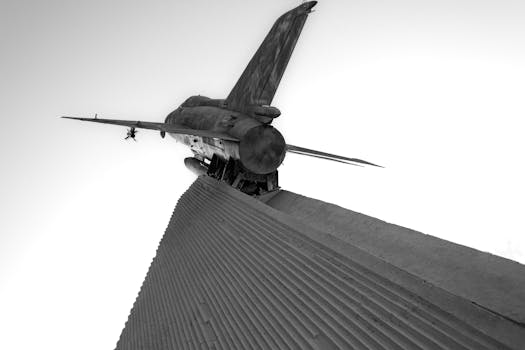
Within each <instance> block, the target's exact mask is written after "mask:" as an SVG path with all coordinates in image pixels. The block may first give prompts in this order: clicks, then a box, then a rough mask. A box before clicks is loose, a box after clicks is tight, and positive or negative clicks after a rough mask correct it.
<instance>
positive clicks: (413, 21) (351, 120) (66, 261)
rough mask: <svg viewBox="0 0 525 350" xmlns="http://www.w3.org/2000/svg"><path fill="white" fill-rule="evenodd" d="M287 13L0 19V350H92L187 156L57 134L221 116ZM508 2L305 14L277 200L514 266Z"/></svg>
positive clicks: (163, 8)
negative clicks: (364, 163)
mask: <svg viewBox="0 0 525 350" xmlns="http://www.w3.org/2000/svg"><path fill="white" fill-rule="evenodd" d="M298 4H299V1H282V0H281V1H277V0H272V1H268V0H266V1H246V0H244V1H234V0H230V1H175V0H173V1H147V2H146V1H123V0H122V1H111V2H108V1H45V2H43V1H23V0H16V1H15V0H12V1H9V0H8V1H6V0H3V1H1V2H0V48H1V49H0V50H1V54H0V118H2V119H1V120H2V124H1V134H0V161H1V163H0V164H1V165H2V168H1V172H0V180H1V181H0V213H1V214H0V215H1V216H0V310H1V311H0V329H2V336H1V337H0V348H2V349H32V348H53V349H70V348H72V347H74V348H76V349H95V348H97V349H111V348H113V347H114V346H115V343H116V341H117V340H118V337H119V335H120V332H121V331H122V328H123V327H124V323H125V321H126V319H127V317H128V315H129V311H130V309H131V307H132V305H133V302H134V300H135V298H136V296H137V293H138V291H139V288H140V285H141V283H142V281H143V279H144V277H145V275H146V272H147V269H148V267H149V264H150V262H151V260H152V258H153V256H154V255H155V250H156V247H157V245H158V243H159V240H160V238H161V236H162V234H163V232H164V229H165V227H166V225H167V223H168V220H169V218H170V216H171V212H172V210H173V208H174V206H175V204H176V202H177V199H178V198H179V196H180V195H181V194H182V193H183V192H184V191H185V189H186V188H187V187H188V186H189V185H190V184H191V183H192V182H193V180H194V178H195V177H194V175H193V174H191V173H190V172H189V171H188V170H187V169H186V168H185V167H184V165H183V159H184V157H186V156H189V155H190V152H189V150H188V149H185V148H184V147H183V146H182V145H180V144H176V142H175V141H174V140H173V139H170V138H166V139H164V140H162V139H161V138H160V137H159V135H158V134H157V133H156V132H150V131H141V132H139V134H138V140H139V141H138V142H136V143H135V142H124V141H123V140H122V139H123V138H124V136H125V132H126V130H125V128H122V127H116V126H107V125H96V124H88V123H82V122H75V121H70V120H62V119H59V118H58V116H60V115H76V116H92V115H93V113H95V112H97V113H99V115H100V116H103V117H113V118H121V119H142V120H148V121H163V120H164V118H165V116H166V115H167V114H168V113H169V112H170V111H171V110H173V109H175V108H176V107H177V106H178V105H179V104H180V103H182V101H184V99H186V98H187V97H188V96H190V95H193V94H199V93H200V94H202V95H206V96H210V97H215V98H221V97H226V95H227V94H228V92H229V91H230V89H231V88H232V87H233V85H234V83H235V82H236V80H237V78H238V77H239V76H240V74H241V72H242V70H243V69H244V67H245V65H246V64H247V63H248V61H249V59H250V58H251V56H252V55H253V53H254V52H255V50H256V49H257V47H258V46H259V44H260V42H261V41H262V39H263V38H264V36H265V35H266V33H267V31H268V30H269V28H270V27H271V25H272V24H273V22H274V20H275V19H276V18H277V17H278V16H279V15H280V14H281V13H283V12H285V11H287V10H288V9H291V8H292V7H294V6H296V5H298ZM524 19H525V3H523V2H522V1H501V0H500V1H466V0H464V1H458V0H455V1H452V0H446V1H415V0H414V1H408V0H403V1H396V2H393V1H343V0H341V1H334V0H330V1H322V2H321V3H319V4H318V5H317V7H316V12H315V13H313V14H312V15H311V16H310V17H309V19H308V21H307V23H306V25H305V27H304V30H303V34H302V36H301V38H300V39H299V42H298V45H297V47H296V50H295V52H294V55H293V56H292V59H291V61H290V65H289V67H288V70H287V72H286V73H285V75H284V77H283V80H282V82H281V86H280V89H279V91H278V93H277V95H276V97H275V99H274V102H273V105H275V106H277V107H278V108H279V109H281V111H282V116H281V117H280V118H279V119H278V120H277V121H276V122H275V124H274V125H275V126H276V127H277V128H279V130H280V131H281V132H282V133H283V135H284V136H285V138H286V140H287V142H289V143H291V144H295V145H300V146H304V147H308V148H314V149H319V150H324V151H327V152H332V153H336V154H341V155H346V156H351V157H357V158H361V159H365V160H369V161H371V162H374V163H378V164H381V165H384V166H386V168H385V169H376V168H357V167H352V166H348V165H343V164H339V163H331V162H327V161H322V160H318V159H314V158H307V157H301V156H298V155H289V156H288V157H287V158H286V159H285V161H284V165H283V166H282V167H281V169H280V173H279V175H280V183H281V186H282V187H283V188H285V189H287V190H290V191H293V192H297V193H300V194H303V195H306V196H310V197H314V198H318V199H321V200H324V201H327V202H332V203H335V204H338V205H341V206H343V207H345V208H349V209H352V210H355V211H358V212H362V213H365V214H368V215H371V216H374V217H377V218H380V219H382V220H385V221H388V222H392V223H395V224H398V225H401V226H405V227H409V228H412V229H415V230H418V231H421V232H424V233H427V234H431V235H434V236H437V237H441V238H443V239H446V240H450V241H453V242H457V243H460V244H463V245H467V246H471V247H474V248H476V249H479V250H482V251H488V252H491V253H493V254H497V255H501V256H504V257H507V258H510V259H514V260H516V261H519V262H521V263H524V262H525V235H524V234H525V222H524V220H523V202H524V198H525V185H524V183H523V179H524V178H525V166H524V165H523V156H522V155H523V150H524V149H525V140H524V138H523V130H524V129H523V123H522V119H523V117H524V115H525V105H524V103H523V96H524V94H525V20H524Z"/></svg>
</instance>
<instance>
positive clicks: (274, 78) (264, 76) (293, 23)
mask: <svg viewBox="0 0 525 350" xmlns="http://www.w3.org/2000/svg"><path fill="white" fill-rule="evenodd" d="M316 3H317V1H309V2H305V3H304V4H301V5H300V6H298V7H296V8H294V9H293V10H290V11H288V12H286V13H285V14H284V15H282V16H281V17H279V18H278V19H277V21H275V23H274V25H273V27H272V29H271V30H270V32H269V33H268V34H267V35H266V38H265V39H264V41H263V42H262V44H261V46H260V47H259V49H258V50H257V52H256V53H255V55H254V56H253V57H252V59H251V61H250V63H248V66H247V67H246V69H245V70H244V72H243V73H242V75H241V77H240V78H239V80H238V81H237V83H236V84H235V86H234V87H233V89H232V91H231V92H230V94H229V95H228V98H227V99H226V103H227V105H228V109H231V110H235V111H239V112H247V110H248V109H249V108H250V106H260V105H270V103H271V102H272V99H273V97H274V95H275V92H276V91H277V87H278V86H279V82H280V81H281V78H282V76H283V73H284V71H285V69H286V66H287V65H288V61H289V60H290V56H291V55H292V52H293V49H294V47H295V44H296V43H297V39H298V38H299V35H300V34H301V30H302V29H303V25H304V22H305V21H306V17H307V16H308V14H309V13H310V10H311V9H312V7H314V6H315V4H316Z"/></svg>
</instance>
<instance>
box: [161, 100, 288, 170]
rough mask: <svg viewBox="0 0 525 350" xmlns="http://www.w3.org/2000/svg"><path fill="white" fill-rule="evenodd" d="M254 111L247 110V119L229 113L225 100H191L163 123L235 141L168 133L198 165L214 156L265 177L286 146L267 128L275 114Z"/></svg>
mask: <svg viewBox="0 0 525 350" xmlns="http://www.w3.org/2000/svg"><path fill="white" fill-rule="evenodd" d="M257 107H259V108H253V109H251V113H252V115H247V114H245V113H241V112H237V111H232V110H229V109H228V108H227V105H226V100H223V99H211V98H208V97H204V96H192V97H190V98H188V99H187V100H186V101H185V102H184V103H183V104H182V105H181V106H180V107H179V108H177V109H176V110H174V111H173V112H171V113H170V114H169V115H168V116H167V117H166V120H165V123H166V124H173V125H178V126H184V127H187V128H189V129H198V130H207V131H210V132H215V133H223V134H227V135H230V136H231V137H232V138H235V139H237V140H239V141H230V140H222V139H217V138H212V137H206V136H194V135H184V134H179V133H170V136H173V137H174V138H175V139H176V140H178V141H180V142H182V143H184V144H185V145H187V146H188V147H190V148H191V150H192V151H193V153H194V154H195V157H196V158H198V159H200V160H201V161H204V160H205V159H208V160H210V161H211V160H212V158H213V156H214V155H217V156H219V157H220V158H222V160H228V159H230V158H232V159H234V160H239V161H240V162H241V164H242V166H243V167H245V168H246V169H247V170H249V171H250V172H253V173H255V174H269V173H272V172H274V171H276V170H277V168H278V167H279V165H281V163H282V161H283V159H284V157H285V154H286V142H285V141H284V137H283V136H282V135H281V133H280V132H279V131H278V130H277V129H276V128H274V127H273V126H271V125H269V123H270V122H271V121H272V120H273V118H275V117H277V116H278V115H279V114H280V112H279V110H278V109H277V108H275V107H270V106H257Z"/></svg>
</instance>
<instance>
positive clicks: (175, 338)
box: [117, 178, 525, 350]
mask: <svg viewBox="0 0 525 350" xmlns="http://www.w3.org/2000/svg"><path fill="white" fill-rule="evenodd" d="M444 305H448V307H444ZM451 305H452V307H450V306H451ZM450 309H452V310H454V312H450V311H445V310H450ZM480 329H482V330H483V332H482V331H480ZM522 341H523V342H522ZM504 343H505V344H506V345H504ZM521 344H525V336H524V333H523V328H522V327H520V326H519V325H516V324H513V323H512V322H509V321H508V320H506V319H504V318H502V317H500V316H498V315H495V314H493V313H490V312H488V311H485V310H483V309H482V308H479V307H477V306H475V305H474V304H472V303H470V302H468V301H467V300H464V299H461V298H459V297H456V296H454V295H451V294H449V293H447V292H445V291H443V290H441V289H439V288H436V287H434V286H432V285H429V284H428V283H426V282H425V281H423V280H421V279H419V278H417V277H414V276H413V275H410V274H408V273H406V272H405V271H403V270H400V269H398V268H396V267H394V266H392V265H390V264H388V263H386V262H384V261H382V260H380V259H378V258H376V257H374V256H372V255H370V254H368V253H366V252H364V251H362V250H360V249H358V248H356V247H354V246H352V245H350V244H348V243H345V242H343V241H340V240H338V239H337V238H335V237H334V236H332V235H328V234H325V233H323V232H320V231H316V230H315V229H313V228H312V227H311V226H307V225H304V224H303V223H301V222H299V221H298V220H296V219H294V218H293V217H291V216H289V215H287V214H284V213H282V212H279V211H277V210H275V209H273V208H271V207H269V206H267V205H265V204H264V203H261V202H259V201H257V200H255V199H253V198H251V197H248V196H246V195H244V194H242V193H240V192H238V191H235V190H233V189H231V188H229V187H228V186H226V185H224V184H221V183H218V182H216V181H215V180H212V179H209V178H199V179H198V180H197V181H196V182H195V183H194V184H193V185H192V186H191V187H190V189H189V190H188V191H187V192H186V193H185V194H184V195H183V196H182V197H181V199H180V200H179V203H178V205H177V207H176V208H175V211H174V213H173V216H172V218H171V221H170V224H169V226H168V228H167V230H166V233H165V235H164V237H163V239H162V241H161V243H160V245H159V248H158V251H157V256H156V257H155V259H154V260H153V263H152V265H151V267H150V270H149V272H148V275H147V277H146V279H145V281H144V284H143V286H142V288H141V291H140V293H139V296H138V298H137V300H136V302H135V304H134V306H133V309H132V312H131V314H130V316H129V319H128V322H127V323H126V326H125V329H124V330H123V332H122V334H121V337H120V340H119V342H118V344H117V349H208V348H210V349H290V348H291V349H327V350H328V349H400V350H401V349H508V348H514V349H520V348H521V347H520V345H521Z"/></svg>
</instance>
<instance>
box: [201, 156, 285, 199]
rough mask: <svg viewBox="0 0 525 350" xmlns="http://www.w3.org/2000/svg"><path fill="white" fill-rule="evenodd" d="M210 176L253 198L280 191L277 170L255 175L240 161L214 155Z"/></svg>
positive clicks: (209, 171) (209, 168) (210, 166)
mask: <svg viewBox="0 0 525 350" xmlns="http://www.w3.org/2000/svg"><path fill="white" fill-rule="evenodd" d="M208 176H211V177H213V178H215V179H217V180H219V181H224V182H226V183H227V184H229V185H230V186H232V187H233V188H236V189H238V190H239V191H241V192H244V193H246V194H248V195H251V196H260V195H263V194H265V193H268V192H271V191H274V190H277V189H279V182H278V180H279V179H278V174H277V170H276V171H274V172H272V173H270V174H264V175H261V174H254V173H252V172H249V171H248V170H246V169H245V168H244V167H243V166H242V164H241V163H240V161H239V160H237V159H233V158H230V159H229V160H227V161H226V160H224V159H221V158H220V157H218V156H217V155H214V156H213V158H212V159H211V162H210V165H209V166H208Z"/></svg>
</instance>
